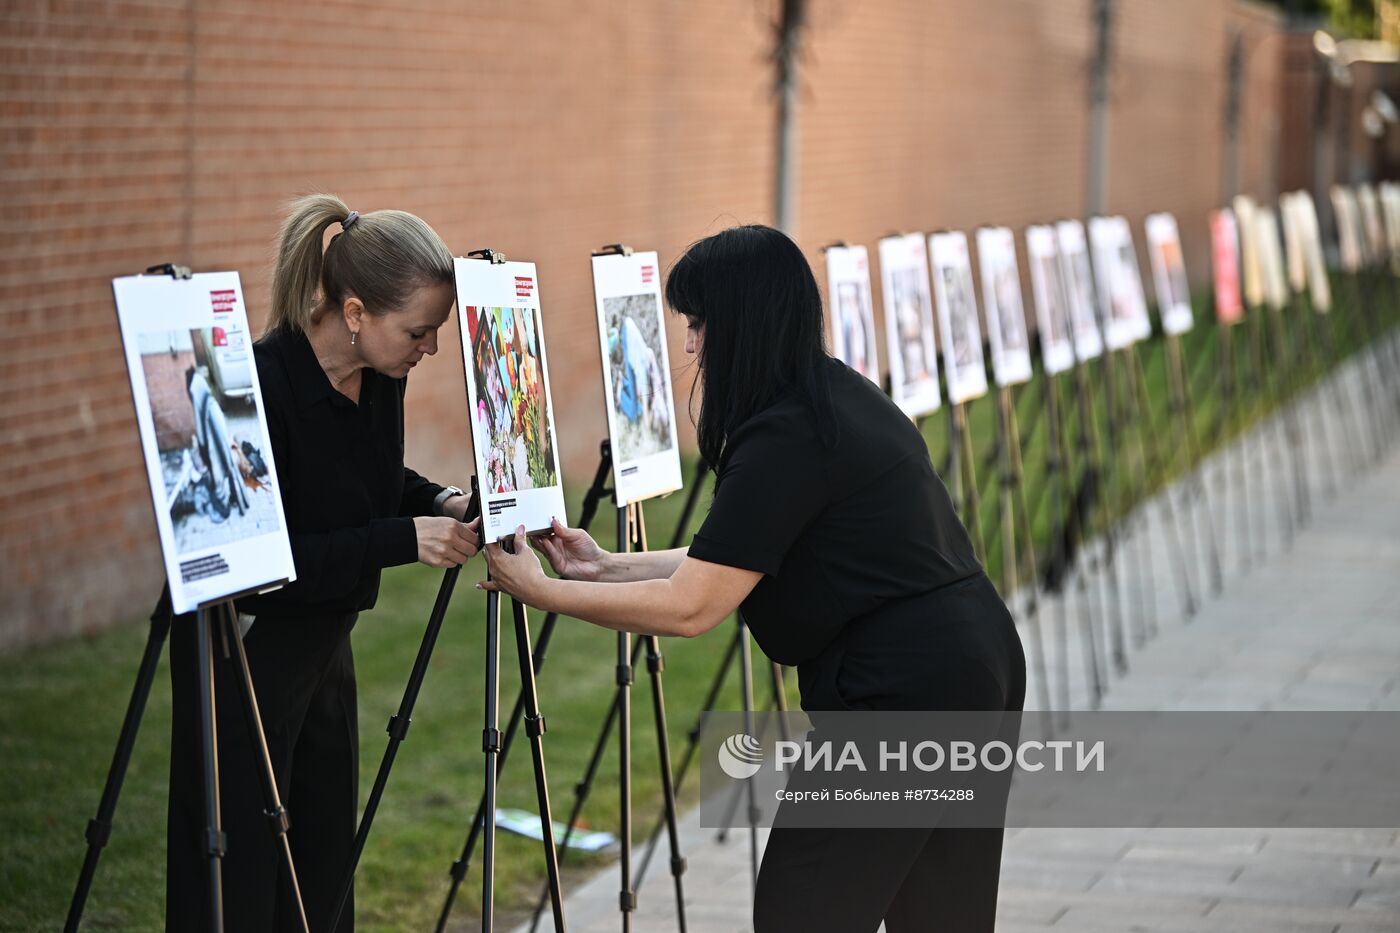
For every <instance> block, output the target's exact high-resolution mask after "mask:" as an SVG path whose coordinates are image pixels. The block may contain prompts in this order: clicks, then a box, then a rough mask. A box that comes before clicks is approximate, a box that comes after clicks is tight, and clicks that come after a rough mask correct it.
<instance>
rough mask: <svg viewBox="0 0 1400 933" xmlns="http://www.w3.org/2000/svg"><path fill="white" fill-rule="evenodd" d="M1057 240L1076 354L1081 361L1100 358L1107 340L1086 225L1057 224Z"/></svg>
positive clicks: (1077, 223)
mask: <svg viewBox="0 0 1400 933" xmlns="http://www.w3.org/2000/svg"><path fill="white" fill-rule="evenodd" d="M1055 239H1056V240H1057V241H1058V243H1059V247H1060V269H1061V276H1062V278H1063V279H1064V283H1065V295H1066V296H1067V298H1068V305H1069V324H1070V335H1071V338H1072V339H1073V340H1074V355H1075V356H1076V357H1078V358H1079V360H1080V361H1081V362H1083V361H1087V360H1092V359H1096V358H1097V357H1098V356H1099V355H1100V354H1101V353H1103V337H1102V335H1101V334H1100V333H1099V322H1098V314H1097V312H1096V311H1095V309H1094V278H1093V272H1092V271H1091V269H1090V267H1089V247H1088V243H1087V242H1086V241H1085V237H1084V225H1083V224H1082V223H1080V222H1079V221H1077V220H1062V221H1060V222H1059V223H1057V224H1056V225H1055Z"/></svg>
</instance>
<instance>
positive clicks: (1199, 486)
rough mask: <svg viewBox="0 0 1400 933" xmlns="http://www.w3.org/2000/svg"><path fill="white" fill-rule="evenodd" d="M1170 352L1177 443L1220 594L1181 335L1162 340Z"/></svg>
mask: <svg viewBox="0 0 1400 933" xmlns="http://www.w3.org/2000/svg"><path fill="white" fill-rule="evenodd" d="M1162 339H1163V340H1164V341H1165V344H1166V350H1167V393H1168V404H1169V405H1170V406H1171V414H1172V420H1173V421H1174V422H1175V424H1176V434H1177V443H1179V444H1180V445H1181V446H1182V448H1183V449H1184V450H1185V451H1186V460H1187V464H1188V466H1189V469H1190V470H1191V474H1192V479H1191V480H1190V483H1191V487H1192V492H1193V496H1192V499H1193V501H1192V503H1191V505H1190V512H1191V528H1192V531H1193V532H1194V537H1195V538H1196V540H1197V542H1198V544H1199V543H1200V540H1201V537H1202V535H1201V526H1202V522H1201V515H1200V513H1201V512H1202V511H1203V510H1204V512H1205V521H1204V526H1205V534H1204V539H1205V540H1204V543H1205V553H1206V559H1207V561H1208V566H1207V569H1208V572H1209V574H1210V589H1211V592H1212V593H1215V594H1219V593H1220V591H1221V589H1222V587H1223V585H1224V581H1223V578H1222V574H1221V568H1220V553H1219V551H1218V550H1217V548H1216V542H1215V517H1214V513H1213V511H1212V510H1211V505H1210V492H1209V487H1208V484H1207V483H1206V479H1205V475H1204V474H1205V467H1204V465H1203V464H1202V463H1201V459H1200V458H1201V441H1200V436H1199V433H1198V431H1197V428H1196V417H1195V411H1196V408H1195V405H1194V404H1193V402H1192V399H1191V379H1190V374H1189V372H1188V371H1187V368H1186V361H1185V359H1184V356H1183V352H1182V347H1181V335H1180V334H1166V335H1164V336H1163V338H1162Z"/></svg>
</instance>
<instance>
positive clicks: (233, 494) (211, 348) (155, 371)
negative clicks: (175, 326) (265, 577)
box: [138, 327, 280, 554]
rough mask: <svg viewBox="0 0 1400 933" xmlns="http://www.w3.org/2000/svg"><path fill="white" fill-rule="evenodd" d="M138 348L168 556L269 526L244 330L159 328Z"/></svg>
mask: <svg viewBox="0 0 1400 933" xmlns="http://www.w3.org/2000/svg"><path fill="white" fill-rule="evenodd" d="M138 349H139V352H140V354H141V367H142V370H143V372H144V374H145V378H146V387H147V392H148V394H149V402H150V407H151V418H152V420H153V422H154V423H155V430H156V448H157V450H158V451H159V453H160V465H161V473H162V475H163V477H164V479H165V495H166V501H165V507H166V509H167V510H168V511H169V513H170V524H171V528H172V530H173V532H174V540H175V550H176V553H177V554H188V553H190V552H192V551H198V550H202V549H204V548H209V547H215V546H218V545H221V544H227V543H228V542H230V541H236V540H240V539H243V538H250V537H255V536H258V535H263V534H268V533H270V532H275V531H277V530H278V529H279V527H280V522H279V519H278V514H277V490H275V489H273V488H272V480H271V478H270V475H269V470H268V468H267V461H266V459H265V458H266V457H267V456H268V451H269V448H268V445H267V440H266V439H265V438H264V437H263V434H262V427H261V425H260V424H259V422H258V411H257V403H256V399H255V397H254V394H253V379H252V372H251V363H252V351H251V348H250V347H249V346H248V345H247V343H246V335H244V334H243V333H241V332H238V331H235V332H233V333H230V332H229V331H226V330H225V329H223V328H220V327H205V328H196V329H193V330H184V329H181V330H173V331H159V332H153V333H145V334H141V335H140V336H139V337H138Z"/></svg>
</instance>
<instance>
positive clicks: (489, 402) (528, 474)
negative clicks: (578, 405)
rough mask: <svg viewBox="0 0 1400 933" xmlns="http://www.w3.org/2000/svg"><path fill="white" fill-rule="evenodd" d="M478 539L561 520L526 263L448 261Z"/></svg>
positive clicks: (534, 299)
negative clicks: (453, 278)
mask: <svg viewBox="0 0 1400 933" xmlns="http://www.w3.org/2000/svg"><path fill="white" fill-rule="evenodd" d="M455 265H456V271H457V308H458V322H459V324H460V326H461V330H462V357H463V360H462V362H463V366H464V368H465V370H466V379H467V408H468V410H469V412H470V420H471V426H472V441H473V443H472V452H473V455H474V457H475V460H476V477H477V486H478V489H479V490H480V493H481V515H482V535H483V540H485V541H486V542H487V543H491V542H495V541H499V540H501V539H502V538H504V537H509V536H510V535H512V534H514V533H515V529H516V528H517V527H518V526H520V525H524V526H525V530H526V531H527V532H540V531H547V530H549V528H550V519H551V518H554V517H558V518H559V519H560V521H563V520H564V514H565V513H564V481H563V478H562V475H561V474H560V471H559V444H558V441H557V437H558V435H557V434H556V433H555V430H554V407H553V400H552V398H551V396H550V392H549V365H548V358H547V356H546V354H545V343H544V327H543V322H542V320H541V316H540V293H539V280H538V279H537V278H536V276H535V264H534V263H532V262H504V263H492V262H488V261H486V260H484V259H462V258H458V259H456V260H455Z"/></svg>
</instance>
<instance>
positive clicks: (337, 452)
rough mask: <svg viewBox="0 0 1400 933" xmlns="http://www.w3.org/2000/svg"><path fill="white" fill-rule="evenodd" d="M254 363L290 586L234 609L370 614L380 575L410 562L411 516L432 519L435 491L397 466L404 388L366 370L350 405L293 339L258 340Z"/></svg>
mask: <svg viewBox="0 0 1400 933" xmlns="http://www.w3.org/2000/svg"><path fill="white" fill-rule="evenodd" d="M253 356H254V358H255V359H256V361H257V366H258V381H259V382H260V383H261V387H262V397H263V404H264V406H265V410H266V414H267V427H268V431H269V432H270V434H271V442H272V454H273V457H274V458H275V461H276V466H277V481H278V485H279V487H280V488H279V490H278V491H279V492H280V493H281V496H282V508H283V510H284V511H285V513H286V516H287V529H288V531H289V532H290V534H291V542H292V559H293V561H294V562H295V564H296V573H297V579H296V582H294V583H291V584H289V585H288V586H285V587H283V588H282V589H280V590H276V591H274V592H272V593H268V594H266V595H264V596H254V597H248V598H245V599H240V600H239V601H238V609H239V611H240V612H246V613H249V614H251V615H254V616H257V617H259V618H264V617H279V616H280V617H294V616H307V615H329V614H341V613H349V612H357V611H361V610H365V609H369V608H371V607H373V606H374V603H375V599H376V598H377V597H378V595H379V574H380V571H381V570H382V569H383V568H385V567H394V566H397V565H399V564H408V563H412V562H413V561H415V560H417V558H418V539H417V535H416V534H415V532H414V528H413V516H415V515H430V514H432V508H433V499H434V498H435V497H436V496H437V494H438V493H439V492H441V491H442V488H443V487H441V486H439V485H437V484H435V483H431V482H429V481H428V480H426V479H424V478H423V477H421V476H419V475H418V474H417V473H415V472H413V471H412V470H410V469H408V468H407V467H405V466H404V464H403V398H404V392H405V391H406V389H407V387H408V380H407V379H406V378H405V379H391V378H389V377H388V376H384V375H382V374H380V373H378V372H376V371H374V370H372V369H365V370H363V372H362V375H361V383H360V401H359V404H358V405H356V404H355V403H354V402H352V401H350V399H348V398H346V397H345V396H344V395H342V394H341V393H340V392H337V391H336V390H335V387H334V386H332V385H331V382H330V379H329V378H327V376H326V373H325V371H324V370H323V369H321V364H320V361H319V360H317V359H316V353H315V351H314V350H313V349H312V348H311V343H310V341H309V340H307V338H306V335H305V334H303V333H301V332H300V331H293V330H274V331H271V332H269V333H267V334H265V335H264V336H263V337H262V339H261V340H259V341H258V342H257V344H255V345H254V348H253Z"/></svg>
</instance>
